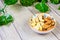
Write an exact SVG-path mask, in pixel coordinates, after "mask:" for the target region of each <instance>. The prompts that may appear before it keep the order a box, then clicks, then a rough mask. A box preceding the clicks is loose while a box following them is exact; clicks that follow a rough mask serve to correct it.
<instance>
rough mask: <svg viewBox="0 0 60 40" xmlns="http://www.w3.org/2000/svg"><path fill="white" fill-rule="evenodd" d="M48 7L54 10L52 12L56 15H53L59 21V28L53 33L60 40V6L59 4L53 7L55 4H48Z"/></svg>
mask: <svg viewBox="0 0 60 40" xmlns="http://www.w3.org/2000/svg"><path fill="white" fill-rule="evenodd" d="M48 5H49V6H50V8H51V10H52V12H53V13H54V14H55V15H54V14H52V15H53V16H54V17H55V19H56V20H57V22H58V24H57V27H56V29H55V30H54V31H53V33H54V34H55V35H56V36H57V37H58V39H59V40H60V31H59V30H60V11H59V10H58V6H59V5H60V4H58V5H53V4H51V3H48Z"/></svg>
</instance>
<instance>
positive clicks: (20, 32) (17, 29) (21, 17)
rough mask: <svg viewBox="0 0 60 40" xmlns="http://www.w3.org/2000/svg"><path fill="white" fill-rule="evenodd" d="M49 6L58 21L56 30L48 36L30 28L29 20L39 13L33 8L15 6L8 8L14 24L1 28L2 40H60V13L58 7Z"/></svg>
mask: <svg viewBox="0 0 60 40" xmlns="http://www.w3.org/2000/svg"><path fill="white" fill-rule="evenodd" d="M47 4H48V5H49V7H50V9H51V10H50V12H49V14H50V15H52V16H54V18H55V19H56V21H57V26H56V28H55V30H53V31H52V32H50V33H48V34H46V35H39V34H37V33H35V32H33V31H32V30H31V29H30V28H29V25H28V19H29V18H30V17H31V15H33V14H34V13H35V12H37V11H35V9H33V7H32V6H31V7H20V6H19V5H13V6H8V7H7V8H6V10H7V13H10V14H11V15H12V16H13V17H14V22H13V23H11V25H9V26H2V27H0V40H60V25H59V24H60V11H59V10H57V9H56V8H57V5H53V4H51V3H47ZM33 12H34V13H33Z"/></svg>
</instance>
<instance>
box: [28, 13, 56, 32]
mask: <svg viewBox="0 0 60 40" xmlns="http://www.w3.org/2000/svg"><path fill="white" fill-rule="evenodd" d="M45 14H46V13H45ZM48 15H49V16H50V17H52V18H53V16H52V15H50V14H48ZM54 21H55V25H54V27H53V28H52V29H50V30H48V31H39V30H36V29H34V28H32V26H31V25H30V24H29V23H28V25H29V27H30V28H31V29H32V30H33V31H34V32H37V33H49V32H51V31H52V30H54V29H55V28H56V20H55V18H54Z"/></svg>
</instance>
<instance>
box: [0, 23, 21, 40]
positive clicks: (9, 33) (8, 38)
mask: <svg viewBox="0 0 60 40" xmlns="http://www.w3.org/2000/svg"><path fill="white" fill-rule="evenodd" d="M0 35H1V37H2V40H21V39H20V37H19V35H18V34H17V32H16V30H15V28H14V26H13V25H12V24H11V25H8V26H2V27H0Z"/></svg>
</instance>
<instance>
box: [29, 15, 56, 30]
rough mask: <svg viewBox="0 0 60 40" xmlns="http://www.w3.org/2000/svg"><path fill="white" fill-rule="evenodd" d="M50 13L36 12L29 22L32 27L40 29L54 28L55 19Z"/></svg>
mask: <svg viewBox="0 0 60 40" xmlns="http://www.w3.org/2000/svg"><path fill="white" fill-rule="evenodd" d="M47 15H48V14H35V15H34V16H33V17H31V19H30V20H29V24H30V25H31V27H32V28H34V29H36V30H39V31H48V30H51V29H52V28H54V26H55V21H54V19H53V18H51V17H50V16H47Z"/></svg>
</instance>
